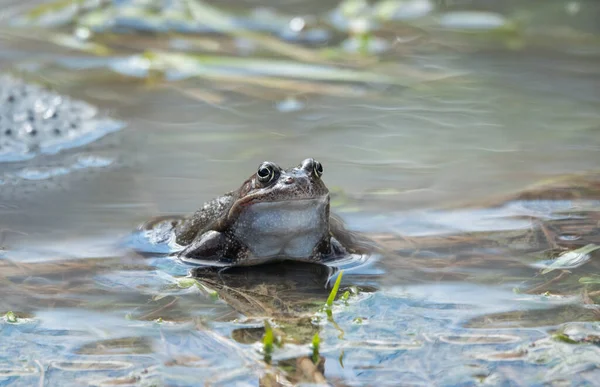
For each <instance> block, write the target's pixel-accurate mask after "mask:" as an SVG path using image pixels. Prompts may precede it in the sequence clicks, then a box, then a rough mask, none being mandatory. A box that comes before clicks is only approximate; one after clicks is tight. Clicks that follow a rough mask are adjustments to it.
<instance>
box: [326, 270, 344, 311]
mask: <svg viewBox="0 0 600 387" xmlns="http://www.w3.org/2000/svg"><path fill="white" fill-rule="evenodd" d="M343 275H344V271H343V270H342V271H340V274H339V275H338V277H337V279H336V280H335V283H334V284H333V288H332V289H331V293H329V297H328V298H327V303H326V305H327V309H330V310H331V307H332V306H333V301H334V300H335V297H336V296H337V293H338V290H340V283H341V282H342V276H343Z"/></svg>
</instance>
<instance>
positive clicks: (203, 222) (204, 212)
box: [175, 191, 237, 245]
mask: <svg viewBox="0 0 600 387" xmlns="http://www.w3.org/2000/svg"><path fill="white" fill-rule="evenodd" d="M236 198H237V193H236V192H235V191H232V192H228V193H226V194H225V195H223V196H220V197H218V198H215V199H213V200H211V201H209V202H207V203H206V204H204V206H202V208H200V209H199V210H198V211H196V212H195V213H194V214H192V215H191V216H189V217H187V218H185V219H183V220H181V221H179V224H178V225H177V227H176V230H175V233H176V235H177V243H178V244H180V245H188V244H190V243H191V242H192V241H193V240H194V238H195V237H196V235H198V234H199V233H202V232H205V231H207V230H208V229H209V228H210V226H211V225H213V224H214V222H215V221H218V220H219V219H223V218H224V217H225V216H226V215H227V212H229V209H230V208H231V206H232V205H233V203H234V202H235V199H236Z"/></svg>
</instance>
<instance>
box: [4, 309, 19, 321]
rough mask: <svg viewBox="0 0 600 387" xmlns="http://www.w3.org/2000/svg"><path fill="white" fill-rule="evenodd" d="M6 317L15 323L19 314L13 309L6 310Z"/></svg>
mask: <svg viewBox="0 0 600 387" xmlns="http://www.w3.org/2000/svg"><path fill="white" fill-rule="evenodd" d="M4 318H5V319H6V322H9V323H13V324H14V323H16V322H17V315H16V314H15V313H14V312H12V311H8V312H6V315H5V316H4Z"/></svg>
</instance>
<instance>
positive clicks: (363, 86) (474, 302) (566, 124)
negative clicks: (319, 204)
mask: <svg viewBox="0 0 600 387" xmlns="http://www.w3.org/2000/svg"><path fill="white" fill-rule="evenodd" d="M117 3H118V2H117ZM413 3H414V4H416V5H419V4H421V5H423V4H425V3H428V2H419V1H413ZM440 3H444V2H440ZM446 3H450V2H446ZM452 3H461V4H462V5H456V7H457V10H479V11H482V12H483V11H486V12H498V14H496V13H493V14H492V15H505V17H507V18H508V17H515V18H517V19H518V20H519V23H522V24H523V25H524V26H523V27H520V28H523V30H521V33H520V34H521V35H519V37H518V38H514V36H513V35H511V33H508V37H506V36H505V35H503V33H500V32H497V33H496V32H494V33H487V34H485V33H483V37H482V36H481V34H482V33H476V34H474V33H473V32H472V31H469V32H466V33H454V32H449V31H447V30H445V29H442V28H439V27H435V28H434V27H431V26H430V25H429V24H427V25H426V26H425V27H418V28H417V27H407V25H405V24H402V23H400V24H394V25H392V26H389V25H386V26H385V28H383V27H382V28H381V29H380V30H377V31H383V32H381V34H380V35H378V36H381V37H382V39H385V40H386V41H387V42H389V43H390V44H391V47H392V48H389V49H388V50H387V51H386V52H384V53H381V54H379V55H376V54H373V53H370V54H369V53H367V54H365V55H363V56H360V55H358V56H357V58H360V59H357V60H356V61H352V60H347V63H345V64H346V65H347V66H346V67H345V69H348V68H350V67H352V66H353V67H355V68H358V70H357V71H363V73H361V74H362V75H360V76H359V77H357V78H356V79H354V80H353V81H352V82H346V81H347V80H348V77H346V79H343V80H342V81H341V82H328V81H329V80H331V78H332V77H333V75H332V74H334V73H336V72H337V74H338V76H343V75H340V74H342V73H341V72H340V71H341V67H342V66H339V67H334V68H333V69H334V70H327V71H324V70H323V69H322V68H319V69H314V68H312V70H311V68H309V67H306V65H308V64H310V65H311V66H313V65H314V66H320V65H321V64H320V63H317V64H315V63H308V62H309V61H306V62H304V65H305V66H304V67H300V68H299V70H298V69H296V68H294V67H293V66H287V65H285V64H281V63H280V62H278V60H279V59H280V58H279V57H277V56H276V55H273V54H272V53H270V54H268V55H265V54H264V53H263V52H261V51H260V50H255V49H251V48H248V41H246V40H244V39H249V41H252V39H250V38H247V37H244V38H242V37H239V36H238V37H235V38H231V39H229V36H228V35H227V34H226V35H225V36H218V35H213V34H207V35H206V36H205V38H204V39H205V40H202V41H200V40H198V41H194V42H193V43H194V44H197V46H196V47H201V48H202V49H201V50H200V52H203V51H202V50H206V52H208V53H209V54H210V55H221V54H223V52H226V51H227V50H229V49H230V48H229V47H230V46H235V47H237V48H236V49H235V50H234V56H235V57H237V58H238V59H240V62H239V63H233V62H227V63H223V62H219V61H218V60H215V61H216V63H215V64H213V66H215V68H217V69H218V71H215V68H211V67H210V66H211V64H210V63H209V62H210V61H208V60H207V63H206V66H207V67H206V69H203V71H201V72H194V71H197V69H196V70H194V71H192V73H193V74H194V76H191V77H183V75H184V74H185V73H186V71H183V70H182V67H181V66H180V67H177V71H175V70H173V72H172V73H171V75H172V78H173V80H167V81H165V80H161V79H160V78H159V77H155V74H154V73H153V72H152V71H150V73H149V74H148V73H147V72H148V68H147V67H145V65H141V66H139V65H138V64H139V63H138V62H136V60H137V61H139V60H141V59H140V57H137V56H135V55H138V54H139V53H141V52H143V51H145V50H146V51H147V50H149V49H156V51H157V52H160V50H161V49H163V50H166V49H167V48H168V47H171V48H172V47H179V46H181V45H184V46H185V47H188V45H190V44H192V43H190V42H189V41H186V39H188V38H187V37H185V36H184V37H172V36H164V35H161V34H158V35H134V34H125V35H115V36H117V37H115V36H108V37H104V36H103V35H102V34H100V33H99V34H98V37H99V38H98V42H100V43H102V44H106V45H107V46H109V47H112V48H115V51H114V52H112V53H111V54H110V55H108V56H99V55H95V54H94V53H90V52H89V51H87V52H86V51H85V50H81V49H80V47H79V46H76V48H75V49H69V48H67V47H65V45H64V44H63V45H61V44H54V43H49V40H50V36H49V37H48V38H47V39H48V40H44V39H43V38H41V37H40V36H37V37H35V38H34V35H35V34H33V33H31V32H27V33H25V32H23V29H19V27H14V26H11V27H10V28H8V27H7V28H5V27H3V28H2V29H1V31H0V67H1V68H2V70H3V71H12V72H13V73H14V72H17V70H18V72H17V73H18V74H20V76H23V77H24V78H26V79H31V80H32V82H33V81H38V82H39V81H43V82H44V83H47V84H49V85H51V86H52V88H54V89H55V90H57V92H59V93H61V94H63V95H69V96H70V97H72V98H76V99H80V100H84V101H86V102H88V103H90V104H93V105H94V106H96V107H98V109H99V111H100V112H101V113H102V114H105V115H107V116H109V117H113V118H115V119H117V120H119V121H122V122H124V123H125V125H126V126H125V128H124V129H123V130H121V131H119V132H118V133H112V134H109V135H108V136H107V138H106V139H105V140H106V141H102V142H100V143H99V144H98V145H97V146H94V145H91V146H88V147H86V148H85V149H84V150H81V149H71V150H67V151H65V152H63V153H60V154H58V155H55V156H52V158H37V159H34V160H25V161H19V162H18V163H17V164H15V163H14V162H13V163H0V178H3V177H5V176H8V175H11V174H13V175H14V173H15V171H17V170H20V168H30V167H31V166H32V165H33V166H34V167H35V168H41V167H44V165H45V164H44V163H47V162H49V161H47V160H52V163H53V165H59V164H60V163H64V162H65V161H64V160H71V159H70V158H68V157H67V156H63V155H68V156H69V157H72V156H73V155H79V154H83V155H102V156H103V157H112V158H114V159H115V160H118V162H115V163H114V165H112V167H110V168H91V169H89V170H88V169H85V170H84V171H83V172H81V171H80V172H78V173H67V174H65V175H64V176H60V177H59V178H58V179H55V180H53V181H52V184H49V183H48V182H47V181H45V180H44V179H41V180H40V181H39V183H38V180H36V181H34V182H33V183H31V181H22V182H19V183H17V184H15V186H14V187H15V188H12V189H11V191H10V194H9V193H8V190H7V189H4V188H6V187H4V188H2V186H0V188H2V189H4V190H3V191H2V192H0V201H1V202H0V204H1V205H0V265H1V266H2V270H0V272H1V273H2V274H0V279H1V281H0V289H1V294H2V295H3V297H2V299H1V300H0V313H2V314H4V313H7V312H9V311H11V312H14V314H15V316H16V317H15V319H16V321H13V320H12V318H11V317H10V316H12V315H11V314H7V315H6V316H5V317H4V320H0V348H1V349H2V351H0V353H1V354H0V385H11V386H12V385H16V386H20V385H22V386H30V385H35V384H39V385H61V386H69V385H73V386H78V385H102V386H106V385H168V386H187V385H189V386H191V385H199V384H207V385H227V386H228V385H249V386H251V385H285V381H286V380H287V381H290V382H293V383H308V381H310V380H311V378H310V377H306V375H305V377H301V376H299V375H302V369H303V368H302V367H301V366H300V365H299V364H300V361H298V363H297V359H300V358H302V357H304V356H309V357H310V356H311V354H312V349H311V348H310V343H311V340H312V337H313V335H314V334H315V333H317V332H318V333H319V336H320V340H321V344H320V356H321V357H322V359H324V365H323V364H322V367H321V368H320V371H319V372H320V373H322V375H323V376H324V378H325V379H326V380H327V381H328V382H329V383H331V384H333V385H340V386H341V385H344V386H345V385H347V386H350V385H352V386H355V385H356V386H358V385H394V386H396V385H427V386H430V385H464V386H467V385H478V384H490V385H546V384H551V385H595V384H597V383H598V382H597V381H598V380H600V369H599V368H600V347H598V343H599V342H600V339H599V338H600V325H599V322H598V321H599V320H600V317H599V313H600V312H599V310H600V309H599V308H598V300H600V294H599V293H598V291H599V290H598V287H599V286H600V285H599V284H600V280H598V275H599V274H600V271H599V270H600V266H599V265H598V263H597V262H598V258H599V255H598V251H595V252H591V253H589V254H588V255H587V258H588V259H589V262H587V263H586V264H585V265H584V266H581V267H576V268H572V269H570V270H571V271H570V272H566V271H562V270H555V271H552V272H549V273H544V272H541V270H540V266H539V265H537V266H536V263H539V262H541V261H543V260H547V259H550V258H551V257H552V258H554V257H555V256H556V255H557V254H558V253H559V252H562V251H563V250H565V249H573V248H577V247H581V246H584V245H587V244H598V245H600V237H599V234H600V233H599V232H598V227H599V226H598V225H599V224H600V223H599V222H600V215H599V214H600V202H599V200H600V193H599V192H600V186H599V185H598V177H597V175H594V173H597V171H598V165H599V163H600V152H599V151H600V108H599V107H600V36H599V33H600V30H599V25H598V24H597V20H598V18H597V17H596V18H594V17H592V16H591V15H596V16H599V15H600V5H599V4H597V3H595V2H592V1H589V2H584V1H575V2H573V1H571V2H567V1H565V2H561V1H557V2H555V3H556V4H554V5H552V6H549V5H547V2H543V1H537V2H536V1H532V2H528V4H526V5H524V4H522V3H521V2H512V1H505V2H499V3H501V4H496V2H488V1H467V2H452ZM2 4H3V2H2V1H0V5H2ZM19 4H20V3H19ZM24 4H25V3H24ZM34 5H35V4H34V3H28V4H27V6H30V7H33V6H34ZM264 5H266V4H258V2H245V3H239V2H224V3H223V4H222V6H223V7H224V8H225V9H228V7H230V6H233V7H234V8H235V10H236V11H239V10H240V9H243V10H246V11H248V12H250V11H252V10H256V7H258V6H264ZM270 5H271V6H274V7H275V6H276V7H277V10H278V11H279V12H282V13H288V14H290V15H307V14H312V15H319V16H321V17H323V18H324V19H326V18H325V15H326V14H327V12H329V11H330V10H332V9H334V8H335V7H336V6H337V5H338V4H337V3H335V2H293V1H290V2H289V3H287V4H282V5H279V3H272V4H270ZM4 6H5V9H6V11H0V20H4V21H7V20H9V19H11V18H12V17H13V16H11V15H14V14H19V13H20V12H22V10H23V8H24V7H25V5H17V3H15V2H11V1H5V2H4ZM17 7H18V8H17ZM437 7H438V8H436V11H435V12H439V13H441V14H443V13H444V12H448V11H451V10H453V8H452V6H451V5H446V7H449V8H448V9H445V8H443V7H442V6H440V5H438V6H437ZM515 15H516V16H515ZM459 16H460V15H459ZM476 16H477V15H476ZM478 17H482V16H481V15H479V16H478ZM480 20H481V19H480ZM468 21H469V20H466V21H465V23H467V22H468ZM0 23H3V22H0ZM6 24H8V22H7V23H6ZM324 24H327V23H324ZM408 26H410V23H409V24H408ZM326 28H328V29H329V30H331V31H333V27H331V26H330V25H327V27H326ZM394 28H395V29H394ZM49 31H53V32H52V33H65V34H67V33H68V32H70V30H65V29H61V27H54V28H50V29H49ZM65 31H67V32H65ZM258 33H260V34H262V33H263V32H260V31H259V32H258ZM343 34H344V33H343V32H340V31H336V32H335V33H333V37H332V38H331V40H330V41H326V42H324V43H323V42H320V43H315V44H312V45H310V44H309V45H307V46H306V47H303V48H304V49H307V50H316V49H317V48H322V47H330V46H331V47H333V46H335V45H338V43H339V44H341V43H340V40H341V39H340V37H339V36H340V35H343ZM148 36H150V37H148ZM203 36H204V35H203ZM261 36H263V35H261ZM268 36H271V35H268ZM275 36H276V35H275ZM119 39H122V40H121V41H120V40H119ZM178 39H179V40H178ZM236 39H238V40H237V41H236ZM277 39H280V38H277ZM414 39H417V41H415V40H414ZM515 39H516V40H517V42H516V43H515ZM278 41H281V40H278ZM54 42H56V40H54ZM232 42H233V43H232ZM244 42H245V43H244ZM234 43H235V44H234ZM178 44H179V45H178ZM244 47H246V49H247V50H248V51H244ZM315 47H316V48H315ZM197 49H198V48H197ZM219 50H222V51H219ZM215 52H216V53H217V54H215ZM298 52H300V51H298ZM127 58H129V59H128V60H125V59H127ZM132 58H133V59H132ZM258 58H263V59H265V61H263V62H258V63H251V62H249V60H251V59H258ZM373 58H379V59H380V61H379V62H376V61H373V62H368V60H370V59H373ZM288 60H289V58H288ZM173 61H175V59H173ZM360 61H366V63H367V64H364V63H361V64H360V66H359V65H358V64H359V63H360ZM136 63H138V64H136ZM144 63H145V62H144ZM269 64H271V65H272V67H269ZM187 65H189V63H187ZM328 65H329V64H328ZM286 66H287V67H286ZM186 69H187V70H188V71H191V70H189V67H187V68H186ZM144 71H146V73H144ZM211 71H212V72H211ZM311 71H312V72H311ZM367 71H370V72H372V73H375V74H379V75H382V74H393V75H394V76H397V78H394V79H398V78H402V79H403V80H412V81H413V82H404V81H403V83H405V84H399V83H397V82H393V81H390V80H389V79H391V78H389V79H388V81H386V80H385V79H387V78H385V79H384V78H376V77H371V78H368V77H367V76H366V75H365V74H366V72H367ZM132 73H136V74H138V75H139V74H141V75H143V77H141V78H140V77H133V76H130V75H131V74H132ZM265 73H266V76H265ZM290 73H291V75H290V76H289V77H288V76H287V74H290ZM274 74H275V75H274ZM294 74H296V75H297V74H304V76H294ZM318 74H320V75H318ZM432 74H435V77H434V76H432ZM319 76H320V77H321V78H319ZM361 77H362V78H361ZM175 78H181V79H179V80H177V79H175ZM434 78H435V79H434ZM409 83H410V84H409ZM307 157H314V158H315V159H317V160H319V161H320V162H321V163H322V164H323V166H324V169H325V172H324V176H323V178H324V180H325V182H326V184H327V185H328V187H329V188H330V190H331V191H332V208H333V211H334V212H336V213H337V214H339V215H340V216H342V218H344V219H345V220H346V221H347V223H348V227H349V228H351V229H355V230H358V231H361V232H364V233H367V234H369V235H371V236H372V237H373V238H375V239H376V240H377V241H378V242H380V243H381V244H382V245H384V246H385V247H387V248H388V250H389V253H388V254H383V255H382V256H377V257H375V256H374V257H372V259H370V260H369V261H367V262H366V263H365V264H364V265H362V266H360V267H356V268H353V269H350V270H347V271H346V272H345V273H344V275H343V281H342V293H343V292H344V291H346V290H348V291H349V297H348V299H347V301H343V300H338V301H336V302H335V303H334V306H333V310H332V317H328V316H327V314H326V313H325V312H323V311H322V310H321V306H322V305H323V304H324V303H325V301H326V299H327V297H328V294H329V290H330V288H331V283H332V282H333V281H332V280H333V278H330V276H331V275H332V272H331V271H330V270H328V269H326V268H323V267H318V266H317V267H314V266H310V265H276V266H274V267H267V268H265V267H259V268H254V269H247V270H241V271H233V272H224V273H223V272H222V273H213V272H210V271H207V272H206V273H205V272H203V271H199V272H197V273H195V274H196V275H197V278H198V282H193V281H192V282H190V281H191V280H190V278H189V277H188V274H189V273H190V270H191V268H190V267H189V266H187V265H185V264H183V263H180V262H178V261H176V260H173V259H171V258H166V257H161V256H150V257H141V256H139V255H137V254H135V253H134V252H133V251H131V249H129V248H128V247H127V244H126V243H125V241H126V240H127V237H128V235H129V234H130V232H131V231H132V230H134V229H135V228H136V227H137V226H138V225H139V224H141V223H142V222H144V221H146V220H148V219H150V218H152V217H154V216H158V215H169V214H186V213H190V212H192V211H194V210H196V209H197V208H198V207H200V206H201V205H202V204H203V203H204V202H205V201H207V200H209V199H212V198H214V197H216V196H218V195H220V194H222V193H224V192H227V191H230V190H232V189H236V188H238V187H239V185H240V184H241V183H242V182H243V181H244V180H245V179H246V178H247V177H248V176H250V175H251V174H252V173H254V172H255V169H256V167H257V166H258V165H259V163H260V162H262V161H264V160H270V161H274V162H276V163H278V164H280V165H282V166H285V167H287V166H293V165H297V164H298V163H299V162H301V161H302V160H303V159H305V158H307ZM571 174H579V176H591V177H589V178H588V177H585V178H581V179H579V180H578V179H577V178H575V179H574V180H568V179H567V180H566V182H567V183H559V185H560V184H562V185H561V189H559V190H558V191H556V190H555V191H552V190H548V191H544V190H539V191H535V190H534V191H527V192H533V193H530V194H528V195H525V194H522V195H520V196H519V193H521V192H524V190H525V189H526V187H529V186H530V185H531V184H535V183H539V182H540V181H547V180H552V179H556V178H557V177H561V176H563V175H571ZM11 176H12V175H11ZM561 181H562V180H561ZM570 181H572V183H569V182H570ZM569 184H570V185H569ZM585 184H589V186H585ZM32 186H33V187H34V188H33V189H31V187H32ZM584 186H585V187H584ZM20 187H29V188H28V189H27V190H25V188H23V189H21V188H20ZM565 187H566V188H565ZM582 187H584V188H582ZM586 187H587V188H589V187H591V188H589V189H587V188H586ZM578 189H579V190H581V191H583V193H580V194H579V195H575V196H565V197H561V196H560V195H554V196H553V193H556V192H559V193H560V192H564V191H565V190H566V191H569V190H573V191H576V190H578ZM536 192H537V193H538V194H539V195H538V196H537V197H536ZM511 195H514V196H511ZM563 196H564V195H563ZM511 199H515V200H511ZM532 199H533V200H532ZM537 199H544V200H537ZM555 199H556V200H555ZM577 222H579V223H577ZM540 224H541V226H540V227H538V226H539V225H540ZM553 238H554V239H553ZM585 278H588V280H587V281H588V282H587V283H588V285H589V286H588V285H585V284H586V282H585V281H586V280H585ZM594 281H595V282H594ZM582 284H584V285H585V286H584V285H582ZM265 318H268V319H270V321H271V323H272V325H273V326H274V329H275V333H276V336H281V337H283V339H284V341H285V344H284V345H283V346H281V347H278V346H276V347H275V349H274V351H273V353H272V355H271V356H272V359H271V361H270V363H271V364H270V365H269V364H267V363H266V362H265V361H264V353H263V345H262V337H263V335H264V319H265ZM557 332H558V333H557ZM277 380H278V381H277ZM313 381H314V380H313ZM277 383H280V384H277Z"/></svg>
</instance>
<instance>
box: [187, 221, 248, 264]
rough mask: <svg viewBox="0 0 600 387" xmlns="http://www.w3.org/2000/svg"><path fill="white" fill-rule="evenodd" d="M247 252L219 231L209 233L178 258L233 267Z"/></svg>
mask: <svg viewBox="0 0 600 387" xmlns="http://www.w3.org/2000/svg"><path fill="white" fill-rule="evenodd" d="M246 254H247V250H246V249H245V248H244V247H242V245H241V244H240V243H239V242H238V241H237V240H235V239H234V238H232V237H231V236H229V235H227V234H226V233H223V232H219V231H213V230H211V231H207V232H205V233H203V234H201V235H199V236H198V237H197V238H195V239H194V240H193V241H192V243H190V244H189V245H188V246H187V247H186V248H185V249H183V250H182V251H180V252H179V254H177V256H178V257H179V258H180V259H181V260H183V261H185V262H190V263H198V264H205V265H219V266H231V265H235V263H236V262H237V261H239V260H240V259H243V258H244V257H245V255H246Z"/></svg>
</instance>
